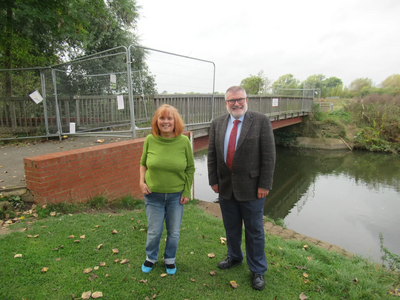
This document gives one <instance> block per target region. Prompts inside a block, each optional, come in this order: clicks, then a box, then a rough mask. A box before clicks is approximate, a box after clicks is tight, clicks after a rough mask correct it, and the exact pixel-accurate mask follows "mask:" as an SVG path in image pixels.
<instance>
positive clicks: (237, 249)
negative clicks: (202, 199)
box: [219, 197, 267, 275]
mask: <svg viewBox="0 0 400 300" xmlns="http://www.w3.org/2000/svg"><path fill="white" fill-rule="evenodd" d="M264 203H265V197H264V198H261V199H257V200H254V201H237V200H236V199H235V198H232V199H229V200H227V199H222V198H219V204H220V207H221V212H222V218H223V222H224V226H225V231H226V240H227V246H228V257H230V258H232V259H234V260H238V261H242V260H243V257H244V256H243V252H242V249H241V244H242V224H243V222H244V227H245V244H246V257H247V265H248V266H249V269H250V271H251V272H253V273H255V274H262V275H264V273H265V271H267V258H266V256H265V234H264V223H263V212H264Z"/></svg>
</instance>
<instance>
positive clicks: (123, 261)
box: [120, 259, 129, 265]
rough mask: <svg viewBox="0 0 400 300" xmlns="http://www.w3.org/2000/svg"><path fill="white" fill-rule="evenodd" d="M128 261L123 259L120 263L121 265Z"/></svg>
mask: <svg viewBox="0 0 400 300" xmlns="http://www.w3.org/2000/svg"><path fill="white" fill-rule="evenodd" d="M128 262H129V259H123V260H121V262H120V264H121V265H123V264H127V263H128Z"/></svg>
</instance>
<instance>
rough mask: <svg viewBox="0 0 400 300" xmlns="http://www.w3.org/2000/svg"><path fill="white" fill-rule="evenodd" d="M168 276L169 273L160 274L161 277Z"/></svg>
mask: <svg viewBox="0 0 400 300" xmlns="http://www.w3.org/2000/svg"><path fill="white" fill-rule="evenodd" d="M167 276H168V274H167V273H162V274H161V275H160V277H167Z"/></svg>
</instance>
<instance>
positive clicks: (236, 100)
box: [225, 98, 246, 105]
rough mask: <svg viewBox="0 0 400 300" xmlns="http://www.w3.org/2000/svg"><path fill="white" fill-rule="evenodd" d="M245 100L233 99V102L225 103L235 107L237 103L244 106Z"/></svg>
mask: <svg viewBox="0 0 400 300" xmlns="http://www.w3.org/2000/svg"><path fill="white" fill-rule="evenodd" d="M244 100H246V98H239V99H232V100H225V101H226V102H228V103H229V104H230V105H235V102H237V103H239V105H243V103H244Z"/></svg>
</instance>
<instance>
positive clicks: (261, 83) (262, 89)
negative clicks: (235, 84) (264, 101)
mask: <svg viewBox="0 0 400 300" xmlns="http://www.w3.org/2000/svg"><path fill="white" fill-rule="evenodd" d="M270 85H271V80H269V79H268V78H267V77H266V76H264V71H260V72H258V74H257V75H251V74H250V77H247V78H245V79H243V80H242V81H241V82H240V86H241V87H243V88H244V89H245V91H246V93H247V94H248V95H259V94H266V93H267V92H268V90H269V89H270Z"/></svg>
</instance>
